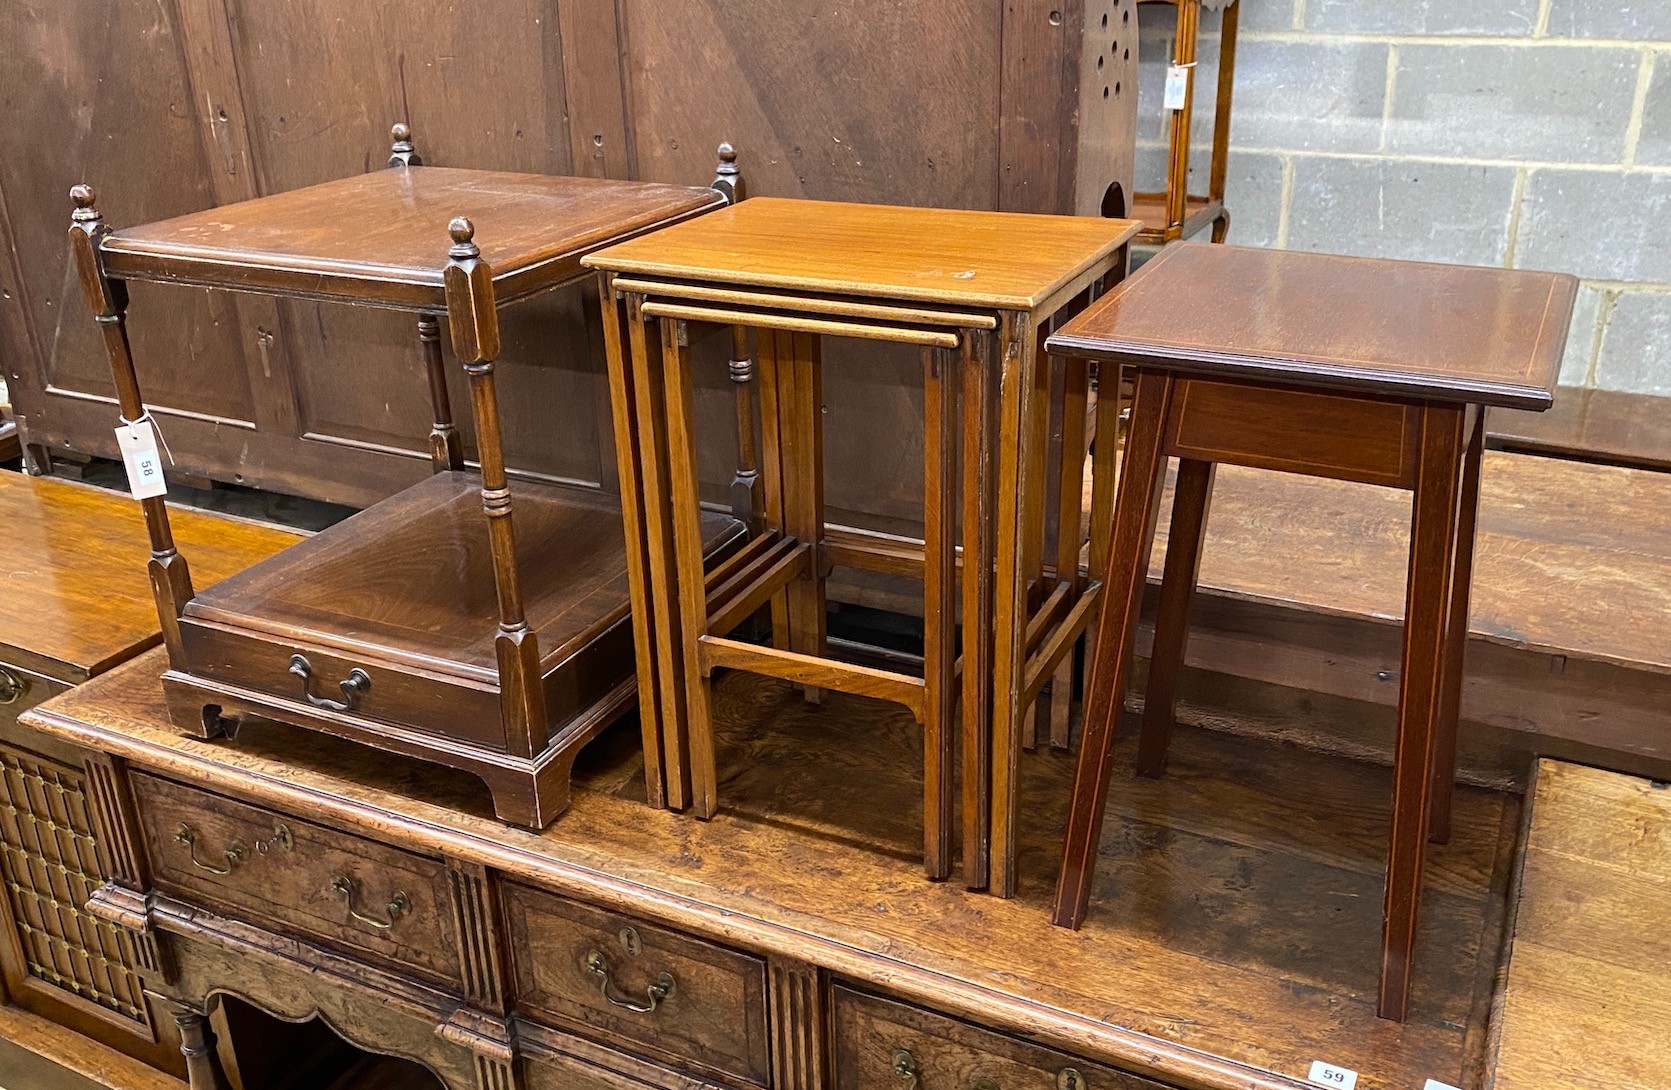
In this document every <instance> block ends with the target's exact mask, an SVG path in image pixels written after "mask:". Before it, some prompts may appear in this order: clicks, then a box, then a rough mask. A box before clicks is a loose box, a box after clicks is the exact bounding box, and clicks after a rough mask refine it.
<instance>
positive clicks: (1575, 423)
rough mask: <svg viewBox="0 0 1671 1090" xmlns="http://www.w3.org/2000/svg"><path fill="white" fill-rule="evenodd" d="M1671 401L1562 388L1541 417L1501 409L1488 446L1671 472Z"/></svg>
mask: <svg viewBox="0 0 1671 1090" xmlns="http://www.w3.org/2000/svg"><path fill="white" fill-rule="evenodd" d="M1668 402H1671V398H1666V397H1664V396H1662V395H1656V394H1633V393H1626V392H1624V391H1621V390H1592V389H1589V388H1587V387H1566V386H1563V387H1559V388H1557V389H1556V391H1555V404H1554V405H1553V406H1551V407H1550V409H1549V411H1548V412H1546V413H1542V414H1534V413H1527V412H1517V411H1515V410H1513V409H1498V410H1494V411H1492V412H1491V413H1490V415H1489V416H1488V417H1487V418H1486V427H1487V428H1488V429H1489V431H1488V433H1487V434H1486V440H1485V441H1486V445H1487V446H1489V447H1491V448H1492V449H1494V450H1513V451H1520V452H1522V453H1525V454H1543V455H1547V456H1549V457H1552V458H1571V459H1573V460H1574V461H1579V462H1600V463H1602V464H1604V465H1612V466H1629V467H1631V468H1633V469H1657V470H1660V471H1666V470H1671V425H1668V424H1667V421H1668V420H1671V404H1667V403H1668Z"/></svg>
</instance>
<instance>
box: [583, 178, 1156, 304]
mask: <svg viewBox="0 0 1671 1090" xmlns="http://www.w3.org/2000/svg"><path fill="white" fill-rule="evenodd" d="M1141 226H1142V225H1141V224H1138V223H1137V222H1135V221H1133V220H1113V219H1096V218H1091V217H1086V216H1045V215H1034V214H1027V213H1018V212H973V211H967V210H962V209H944V208H908V207H899V206H894V205H878V204H836V203H833V202H829V201H808V200H787V199H780V198H773V197H753V198H750V199H749V200H746V201H742V202H740V203H738V204H735V205H732V206H731V207H730V208H723V209H721V210H719V211H718V212H714V213H712V214H710V215H706V216H703V217H701V218H700V219H696V220H692V221H690V222H687V223H680V224H676V225H674V226H671V227H668V228H666V229H664V230H661V231H657V232H656V234H655V237H654V238H637V239H632V240H630V241H627V242H623V243H619V244H617V245H615V246H610V247H608V248H607V249H602V250H599V251H598V252H597V253H594V254H592V255H590V256H588V257H587V258H586V259H585V264H587V265H589V266H591V267H592V268H596V269H607V270H609V271H611V272H618V273H637V274H640V275H645V276H664V277H675V278H678V279H680V280H707V281H716V282H719V283H723V284H739V285H748V286H751V287H770V288H790V289H794V290H796V291H801V292H809V293H815V292H816V293H827V294H832V295H858V296H866V297H870V298H884V299H902V300H913V301H919V302H932V303H947V304H952V305H959V306H967V307H986V308H992V309H999V310H1026V311H1031V310H1034V309H1036V308H1039V307H1041V306H1043V305H1044V304H1046V303H1048V302H1050V301H1052V300H1055V299H1057V298H1058V297H1060V296H1061V295H1062V294H1063V292H1064V290H1065V289H1070V288H1071V289H1072V290H1078V288H1077V287H1076V286H1075V284H1076V282H1077V281H1078V280H1080V279H1081V278H1084V277H1087V276H1094V275H1097V274H1098V273H1099V272H1100V271H1101V266H1103V265H1105V264H1106V263H1107V261H1108V260H1109V258H1110V256H1111V255H1112V254H1113V253H1114V251H1116V250H1118V249H1119V248H1120V247H1121V246H1123V245H1125V244H1126V243H1127V242H1129V241H1131V240H1132V239H1133V238H1135V237H1136V236H1137V232H1138V231H1139V230H1140V229H1141Z"/></svg>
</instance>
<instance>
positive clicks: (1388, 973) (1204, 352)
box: [1049, 243, 1578, 1021]
mask: <svg viewBox="0 0 1671 1090" xmlns="http://www.w3.org/2000/svg"><path fill="white" fill-rule="evenodd" d="M1577 285H1578V282H1577V280H1575V279H1574V278H1573V277H1570V276H1565V275H1560V274H1555V273H1543V272H1524V271H1511V270H1503V269H1486V268H1471V267H1467V266H1457V265H1429V264H1419V263H1415V262H1400V261H1386V260H1377V259H1367V258H1351V257H1333V256H1329V255H1323V254H1306V253H1288V252H1279V251H1273V250H1255V249H1245V248H1242V247H1234V246H1214V245H1209V244H1203V243H1180V244H1177V245H1174V246H1171V247H1168V248H1167V249H1166V250H1164V251H1162V253H1161V254H1160V256H1158V257H1156V258H1155V259H1154V260H1153V261H1151V262H1150V263H1149V264H1148V265H1146V266H1144V267H1143V269H1142V270H1141V271H1140V272H1139V273H1138V274H1137V275H1135V276H1133V277H1132V278H1131V279H1130V280H1129V281H1127V282H1126V283H1125V284H1123V285H1121V286H1120V287H1119V288H1118V289H1116V290H1115V291H1113V292H1111V293H1110V294H1109V295H1108V296H1106V297H1104V298H1103V299H1102V300H1100V301H1099V303H1098V304H1097V305H1095V306H1093V307H1092V308H1091V309H1090V310H1088V311H1086V312H1085V313H1083V314H1081V315H1080V316H1079V317H1078V319H1077V320H1075V321H1073V322H1071V323H1069V324H1068V326H1067V327H1065V328H1064V329H1062V330H1061V331H1060V332H1059V333H1057V334H1056V335H1055V336H1053V337H1051V338H1050V342H1049V345H1050V347H1051V349H1052V350H1054V351H1061V352H1073V353H1084V354H1086V355H1090V356H1093V357H1095V358H1097V359H1099V360H1104V361H1109V362H1113V363H1118V364H1122V365H1124V366H1126V367H1127V368H1129V369H1131V370H1132V371H1133V372H1134V373H1135V379H1136V390H1135V393H1134V394H1133V400H1132V408H1131V423H1130V428H1129V431H1128V432H1127V436H1126V449H1125V461H1124V464H1123V467H1122V469H1121V471H1120V491H1119V499H1118V501H1117V504H1116V508H1115V515H1114V526H1113V532H1112V534H1111V535H1110V538H1109V546H1108V550H1109V551H1108V561H1107V565H1106V569H1107V572H1108V576H1107V589H1106V592H1105V594H1104V596H1103V609H1102V614H1101V617H1100V619H1099V621H1098V624H1097V633H1096V651H1095V655H1094V658H1093V664H1092V668H1091V674H1090V679H1089V682H1088V684H1087V699H1086V714H1085V737H1084V740H1083V742H1082V744H1081V748H1080V752H1079V759H1078V766H1077V773H1076V775H1075V780H1074V790H1073V798H1072V802H1071V804H1070V807H1071V808H1070V812H1069V815H1068V826H1067V836H1066V842H1065V846H1064V848H1063V856H1062V871H1061V877H1060V881H1059V884H1058V887H1057V893H1056V907H1055V921H1056V922H1057V923H1058V924H1062V925H1064V926H1068V927H1078V926H1079V924H1080V922H1081V921H1082V920H1083V919H1084V916H1085V910H1086V907H1087V902H1088V899H1089V897H1090V889H1091V872H1092V868H1093V867H1094V865H1095V862H1096V856H1097V843H1098V840H1099V837H1100V834H1101V831H1102V818H1103V807H1104V804H1105V802H1106V800H1107V795H1108V778H1109V771H1110V760H1111V757H1112V753H1113V741H1114V727H1115V721H1116V719H1117V718H1118V716H1119V713H1120V709H1121V706H1122V704H1123V697H1124V693H1125V688H1126V683H1127V680H1128V678H1129V676H1130V675H1129V670H1130V668H1131V659H1132V652H1133V644H1134V641H1135V637H1136V628H1137V619H1138V613H1139V610H1140V608H1141V604H1142V600H1143V587H1144V584H1145V582H1146V577H1147V574H1148V567H1149V552H1150V548H1151V546H1152V544H1153V541H1154V531H1155V509H1156V507H1157V506H1158V504H1159V500H1160V494H1161V487H1162V484H1163V482H1164V480H1165V477H1166V473H1165V470H1166V461H1167V458H1168V457H1169V456H1174V455H1175V456H1176V457H1177V458H1178V459H1179V469H1178V484H1177V492H1176V498H1175V502H1174V506H1173V511H1172V525H1171V530H1170V532H1169V534H1168V544H1167V553H1166V564H1165V570H1164V574H1163V576H1162V580H1161V593H1160V615H1159V619H1158V621H1157V622H1156V626H1155V641H1154V652H1153V657H1152V659H1151V662H1150V670H1149V685H1148V692H1147V695H1146V699H1145V702H1144V710H1143V726H1142V736H1141V740H1140V743H1139V749H1138V770H1139V771H1140V772H1142V773H1145V774H1147V775H1159V774H1160V773H1161V770H1162V768H1163V767H1164V765H1165V761H1166V749H1167V742H1168V740H1169V737H1170V734H1171V731H1172V722H1173V698H1174V695H1175V693H1176V687H1177V680H1178V673H1179V670H1180V669H1181V667H1182V665H1183V657H1184V645H1185V637H1186V634H1187V622H1188V614H1189V605H1190V598H1191V595H1192V593H1193V591H1194V587H1195V577H1196V571H1197V566H1198V561H1199V559H1200V553H1201V544H1202V538H1203V535H1204V531H1205V529H1206V523H1207V507H1208V501H1209V499H1210V498H1211V495H1212V482H1213V468H1214V466H1215V465H1216V464H1217V463H1219V462H1227V463H1230V464H1232V465H1244V466H1254V467H1257V468H1261V469H1271V470H1278V471H1282V472H1288V473H1304V474H1310V475H1313V476H1322V477H1331V478H1336V479H1340V480H1348V481H1358V482H1362V483H1365V484H1375V485H1383V486H1387V487H1392V488H1403V489H1409V490H1411V491H1412V492H1413V493H1414V496H1415V499H1414V504H1413V515H1412V520H1411V524H1410V563H1409V582H1408V591H1407V598H1406V609H1405V619H1404V650H1403V660H1402V667H1401V670H1400V678H1399V699H1398V736H1397V741H1396V746H1395V755H1394V768H1393V800H1392V833H1391V841H1392V847H1391V851H1390V855H1389V859H1388V864H1387V885H1386V903H1385V910H1384V917H1383V921H1384V922H1383V933H1382V965H1381V988H1380V997H1379V1010H1380V1013H1381V1015H1382V1016H1383V1017H1385V1018H1391V1019H1396V1020H1399V1021H1402V1020H1403V1019H1404V1017H1405V1013H1406V1011H1407V1009H1408V1004H1409V992H1410V964H1411V960H1412V955H1413V950H1414V946H1415V936H1416V910H1417V903H1418V901H1419V899H1420V893H1421V877H1422V866H1423V856H1424V852H1425V845H1426V842H1427V840H1428V838H1429V834H1430V833H1431V834H1432V835H1433V838H1434V839H1436V840H1441V841H1442V840H1444V839H1447V838H1448V836H1449V828H1450V798H1451V791H1452V786H1453V784H1452V781H1453V779H1454V772H1455V768H1454V766H1455V759H1456V721H1457V709H1458V704H1459V701H1460V695H1461V685H1462V666H1463V650H1464V647H1465V645H1466V642H1467V637H1468V584H1469V579H1470V575H1471V571H1472V568H1471V564H1472V556H1473V543H1474V515H1475V509H1476V507H1477V504H1478V499H1479V478H1480V461H1481V458H1480V454H1481V451H1482V449H1483V446H1484V415H1485V414H1484V409H1485V407H1486V406H1493V405H1501V406H1507V407H1512V408H1518V409H1533V410H1541V409H1545V408H1547V407H1548V406H1549V404H1550V402H1551V398H1552V390H1553V389H1554V386H1555V379H1556V375H1557V374H1558V372H1559V370H1560V363H1561V353H1562V350H1563V349H1564V347H1565V344H1566V336H1567V325H1568V323H1569V322H1570V320H1571V317H1572V307H1573V300H1574V297H1575V293H1576V291H1577ZM1201 299H1210V300H1212V305H1211V306H1199V305H1196V304H1195V303H1193V302H1188V303H1186V302H1183V301H1184V300H1201Z"/></svg>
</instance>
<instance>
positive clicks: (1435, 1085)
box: [1422, 1079, 1457, 1090]
mask: <svg viewBox="0 0 1671 1090" xmlns="http://www.w3.org/2000/svg"><path fill="white" fill-rule="evenodd" d="M1422 1090H1457V1087H1454V1086H1452V1085H1451V1084H1450V1083H1448V1082H1440V1081H1439V1080H1438V1079H1428V1080H1427V1081H1426V1082H1424V1083H1422Z"/></svg>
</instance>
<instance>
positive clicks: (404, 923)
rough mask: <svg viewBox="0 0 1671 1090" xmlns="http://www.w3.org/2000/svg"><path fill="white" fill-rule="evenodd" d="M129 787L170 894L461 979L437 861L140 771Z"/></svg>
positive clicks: (159, 882)
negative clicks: (131, 788) (131, 786)
mask: <svg viewBox="0 0 1671 1090" xmlns="http://www.w3.org/2000/svg"><path fill="white" fill-rule="evenodd" d="M133 790H134V797H135V799H136V801H137V803H138V808H139V816H140V823H141V825H142V826H143V828H144V832H145V844H146V850H147V851H148V853H149V855H150V859H151V872H152V874H153V876H154V879H155V882H156V886H157V888H158V889H159V890H161V891H162V892H163V893H167V894H170V895H173V896H178V897H181V898H182V899H184V900H186V901H188V902H190V903H192V904H200V905H202V906H203V907H205V908H209V909H212V910H215V911H219V912H222V913H225V914H226V915H230V916H233V917H235V918H237V919H242V920H247V921H249V922H251V923H258V924H264V925H273V926H275V927H276V928H277V929H279V930H282V931H285V932H288V933H290V934H292V935H295V936H297V937H299V938H303V939H311V940H316V941H320V942H323V943H324V944H326V945H328V946H335V947H339V948H344V949H346V950H348V951H351V952H353V953H355V954H358V955H363V956H365V957H366V958H367V959H368V960H371V961H374V962H378V963H381V964H382V965H384V966H385V967H388V968H394V969H406V970H409V971H410V972H413V973H415V974H417V975H419V976H422V977H424V978H427V979H429V980H431V981H434V982H437V983H447V984H451V983H454V982H456V981H457V980H458V979H459V973H460V969H459V961H458V942H457V937H456V935H455V933H454V927H453V918H452V910H451V904H452V902H451V900H450V896H451V895H450V893H449V889H448V884H447V876H446V868H445V867H444V866H443V865H442V864H441V863H440V862H439V861H437V860H434V859H427V858H425V857H423V856H420V855H413V854H411V853H409V852H403V851H399V850H398V849H395V848H391V847H388V846H387V845H384V844H379V843H377V842H376V841H373V840H365V839H362V838H361V837H357V836H352V835H350V834H348V833H342V832H338V831H336V830H335V829H327V828H325V827H323V826H320V825H314V824H312V823H311V822H306V821H301V820H299V819H297V818H294V817H290V816H288V815H285V814H277V813H274V812H272V811H269V810H263V809H260V808H258V807H254V806H249V805H246V804H244V803H241V802H234V801H232V800H231V799H226V798H221V797H220V796H218V795H211V794H209V793H208V792H205V791H199V790H197V789H196V788H192V787H186V786H184V785H182V784H177V783H174V782H173V781H171V780H164V779H159V778H157V777H155V776H150V775H147V774H145V773H141V772H136V773H134V775H133Z"/></svg>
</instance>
